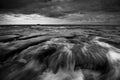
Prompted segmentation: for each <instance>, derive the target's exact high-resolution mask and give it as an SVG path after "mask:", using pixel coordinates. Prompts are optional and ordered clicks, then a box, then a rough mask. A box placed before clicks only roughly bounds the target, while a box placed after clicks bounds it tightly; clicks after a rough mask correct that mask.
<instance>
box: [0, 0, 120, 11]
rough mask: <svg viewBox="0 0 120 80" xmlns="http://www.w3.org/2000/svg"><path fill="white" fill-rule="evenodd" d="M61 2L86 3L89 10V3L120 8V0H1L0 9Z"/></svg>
mask: <svg viewBox="0 0 120 80" xmlns="http://www.w3.org/2000/svg"><path fill="white" fill-rule="evenodd" d="M60 2H61V3H64V5H68V4H71V3H75V5H76V6H77V5H84V7H85V6H86V7H85V9H86V8H88V10H89V4H91V5H92V8H95V7H97V6H98V4H99V5H100V6H99V7H101V8H102V9H105V10H112V11H114V10H120V0H0V10H6V11H7V10H8V11H9V10H15V9H21V8H25V7H26V6H27V7H28V6H29V7H30V8H31V6H32V7H35V5H36V7H35V8H38V7H39V8H40V6H41V5H45V6H46V4H47V3H51V5H53V6H56V5H60V4H58V3H60ZM38 3H39V4H38ZM92 3H94V4H92ZM49 5H50V4H49ZM70 6H71V5H68V6H66V7H70ZM87 6H88V7H87ZM81 7H83V6H81ZM84 7H83V8H84ZM73 8H74V7H73ZM80 10H81V8H80Z"/></svg>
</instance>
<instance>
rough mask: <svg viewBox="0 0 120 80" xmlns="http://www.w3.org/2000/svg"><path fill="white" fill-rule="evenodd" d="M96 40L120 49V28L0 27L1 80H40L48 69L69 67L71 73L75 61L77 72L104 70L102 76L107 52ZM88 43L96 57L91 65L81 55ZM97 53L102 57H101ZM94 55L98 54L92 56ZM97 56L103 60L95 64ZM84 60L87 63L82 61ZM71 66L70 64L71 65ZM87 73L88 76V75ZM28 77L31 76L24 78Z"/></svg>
mask: <svg viewBox="0 0 120 80" xmlns="http://www.w3.org/2000/svg"><path fill="white" fill-rule="evenodd" d="M96 37H97V38H100V39H99V41H102V42H106V43H109V44H110V45H112V46H114V47H116V48H118V49H120V26H119V25H116V26H115V25H114V26H112V25H110V26H84V25H83V26H40V25H36V26H35V25H33V26H32V25H31V26H30V25H29V26H27V25H26V26H25V25H23V26H17V25H16V26H10V25H9V26H5V25H4V26H0V79H1V80H41V79H38V77H35V76H38V75H40V74H42V72H44V71H45V70H46V69H48V68H49V69H50V70H52V71H53V72H54V73H56V72H57V71H58V70H59V68H60V67H61V68H66V67H67V68H68V69H69V70H72V68H73V67H72V66H73V65H74V60H76V61H77V63H76V64H75V65H74V69H75V70H77V69H79V68H81V69H90V70H95V71H101V73H102V71H104V70H100V69H99V68H98V67H101V68H102V69H106V67H105V66H106V62H105V60H104V59H106V57H105V54H104V53H107V51H108V50H107V49H105V48H102V47H101V46H99V45H96V44H94V42H92V40H94V39H95V38H96ZM85 44H89V45H90V46H88V47H87V49H88V50H89V56H90V58H93V62H92V63H91V61H90V60H91V59H89V58H86V57H85V58H84V54H81V55H79V53H81V52H82V48H83V46H84V45H85ZM91 47H92V48H91ZM70 50H71V51H72V53H75V54H74V57H70V58H69V59H67V57H66V56H68V55H70V54H71V52H70ZM94 50H96V51H94ZM97 52H100V53H101V54H102V58H101V55H99V53H97ZM53 53H55V54H53ZM61 53H65V54H62V55H61V56H62V57H60V60H59V56H60V54H61ZM93 53H96V54H95V55H94V56H92V54H93ZM87 54H88V53H87V52H86V55H87ZM71 55H73V54H71ZM98 55H99V57H98V58H99V60H100V61H99V60H97V61H95V60H94V57H96V56H98ZM44 57H45V58H44ZM79 58H80V59H79ZM87 59H89V60H87ZM81 60H84V61H83V62H82V61H81ZM106 61H107V60H106ZM79 62H80V63H79ZM61 63H63V64H61ZM68 63H70V64H69V65H68ZM87 63H89V64H87ZM41 64H42V66H41ZM84 64H86V65H84ZM94 64H96V65H94ZM58 65H59V66H58ZM103 65H104V66H103ZM93 66H94V67H93ZM24 70H25V72H24ZM88 72H89V71H88ZM10 73H11V74H10ZM85 74H87V73H86V72H85ZM28 75H29V76H30V77H25V76H28ZM59 75H60V74H59ZM89 75H92V76H94V77H96V76H98V75H97V74H96V75H95V74H94V75H93V74H92V72H91V73H90V74H87V76H89ZM5 76H6V77H5ZM65 78H66V77H65ZM86 79H87V78H86ZM91 79H93V77H92V78H90V79H87V80H91ZM51 80H52V79H51ZM65 80H68V79H65ZM71 80H72V79H71ZM73 80H74V79H73ZM75 80H76V79H75Z"/></svg>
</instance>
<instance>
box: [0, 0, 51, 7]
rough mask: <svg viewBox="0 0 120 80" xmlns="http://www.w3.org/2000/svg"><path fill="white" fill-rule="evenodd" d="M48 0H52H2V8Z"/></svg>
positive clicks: (0, 0) (0, 2)
mask: <svg viewBox="0 0 120 80" xmlns="http://www.w3.org/2000/svg"><path fill="white" fill-rule="evenodd" d="M46 1H50V0H0V9H13V8H19V7H24V6H26V5H29V4H32V3H37V2H46Z"/></svg>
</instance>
